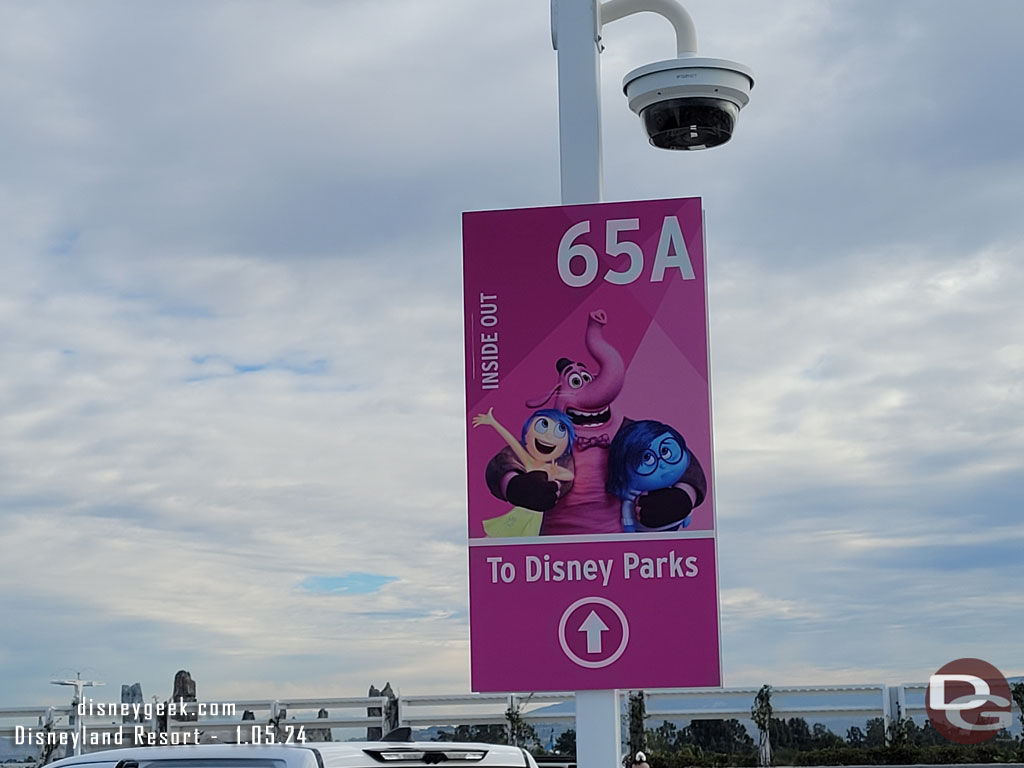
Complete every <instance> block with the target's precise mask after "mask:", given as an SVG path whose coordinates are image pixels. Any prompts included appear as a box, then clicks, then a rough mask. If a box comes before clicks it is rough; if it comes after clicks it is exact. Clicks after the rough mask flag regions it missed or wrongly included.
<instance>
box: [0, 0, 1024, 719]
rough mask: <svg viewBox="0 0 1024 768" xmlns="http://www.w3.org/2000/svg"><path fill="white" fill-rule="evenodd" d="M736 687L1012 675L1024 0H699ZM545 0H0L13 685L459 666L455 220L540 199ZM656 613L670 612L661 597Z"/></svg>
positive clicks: (26, 700) (552, 91) (357, 687)
mask: <svg viewBox="0 0 1024 768" xmlns="http://www.w3.org/2000/svg"><path fill="white" fill-rule="evenodd" d="M687 7H688V8H689V10H690V12H691V14H692V15H693V17H694V20H695V22H696V25H697V32H698V40H699V45H700V51H701V53H703V54H705V55H709V56H719V57H724V58H730V59H735V60H737V61H741V62H743V63H744V64H746V65H748V66H749V67H751V68H752V69H753V70H754V72H755V75H756V78H757V79H756V85H755V87H754V90H753V92H752V98H751V102H750V105H749V106H748V107H747V108H746V109H745V110H744V111H743V113H742V115H741V119H740V122H739V125H738V129H737V132H736V135H735V138H734V140H733V141H732V142H731V143H730V144H728V145H726V146H725V147H722V148H719V149H716V150H714V151H709V152H700V153H686V154H677V153H667V152H662V151H658V150H655V149H653V148H651V147H649V146H648V145H647V143H646V141H645V139H644V137H643V134H642V130H641V128H640V125H639V121H638V120H637V119H636V118H635V116H634V115H633V114H632V113H630V112H629V111H628V109H627V107H626V104H625V100H624V98H623V97H622V95H621V91H620V88H619V84H620V81H621V78H622V76H623V75H624V74H625V72H626V71H628V70H629V69H632V68H633V67H636V66H640V65H642V64H645V63H647V62H649V61H652V60H657V59H662V58H669V57H671V56H672V55H673V54H674V41H673V38H672V34H671V29H670V27H669V26H668V25H667V24H666V23H665V22H664V21H663V20H661V19H658V18H657V17H654V16H650V15H648V14H645V15H644V16H643V17H634V18H631V19H626V20H623V21H619V22H616V23H615V24H613V25H610V26H608V27H607V28H606V29H605V31H604V39H605V44H606V46H607V50H606V51H605V53H604V54H603V56H602V72H603V79H604V80H603V99H604V122H603V125H604V132H605V157H604V160H605V180H606V189H605V194H606V198H607V199H609V200H630V199H649V198H659V197H686V196H695V195H700V196H702V197H703V198H704V206H705V208H706V210H707V234H708V273H709V293H710V323H711V343H712V351H711V356H712V372H713V394H714V425H715V445H716V456H715V473H716V479H717V486H718V498H717V504H718V507H717V508H718V523H719V543H718V547H719V557H720V578H721V605H722V627H723V654H724V661H723V668H724V672H725V682H726V684H728V685H748V684H749V685H758V684H761V683H764V682H770V683H772V684H774V685H777V686H779V685H788V684H813V683H821V684H828V683H855V682H863V683H900V682H907V681H915V680H922V679H925V678H926V677H927V675H928V674H930V673H931V672H933V671H934V670H935V669H937V668H938V667H939V666H941V665H942V664H944V663H946V662H948V661H950V660H952V659H955V658H958V657H961V656H977V657H980V658H983V659H986V660H988V661H990V662H992V663H993V664H995V665H996V666H997V667H1000V668H1001V669H1002V670H1003V672H1004V673H1006V674H1020V673H1021V672H1024V657H1022V656H1021V650H1020V649H1021V647H1022V645H1021V637H1022V635H1024V595H1022V593H1021V590H1020V585H1021V584H1022V583H1024V558H1022V553H1024V519H1022V512H1024V491H1022V488H1024V383H1022V382H1024V301H1021V300H1020V295H1021V293H1022V292H1024V205H1022V201H1024V142H1022V141H1021V137H1022V136H1024V106H1022V105H1021V103H1020V99H1019V94H1020V82H1019V80H1020V72H1021V70H1022V69H1024V53H1022V51H1021V47H1020V34H1019V33H1020V30H1021V29H1024V3H1020V2H1019V0H982V1H981V2H977V3H974V4H970V5H969V6H968V5H966V4H964V3H954V2H952V1H949V2H946V1H945V0H896V1H894V0H862V1H861V2H858V3H838V2H827V1H826V0H777V1H776V2H772V3H764V2H760V1H759V0H727V1H725V2H723V1H722V0H717V1H713V0H690V2H689V3H688V4H687ZM555 66H556V61H555V54H554V52H553V51H552V50H551V44H550V35H549V21H548V3H547V2H544V0H461V1H460V0H429V1H428V0H373V1H372V2H371V1H370V0H363V1H360V0H349V1H341V0H334V1H333V2H327V1H326V0H290V1H289V2H241V1H229V0H223V1H222V0H175V2H131V1H129V0H93V2H90V3H77V2H71V0H65V1H64V2H48V1H47V0H5V1H4V2H3V3H2V4H0V147H2V150H0V323H2V327H3V333H2V334H0V544H2V549H0V615H2V617H3V620H2V624H3V626H4V631H3V632H2V633H0V705H3V706H13V705H30V704H47V703H64V702H66V700H67V698H66V693H67V691H66V690H58V689H56V688H54V687H52V686H50V685H48V684H47V681H48V680H50V679H51V678H52V677H53V676H55V675H68V674H73V673H74V671H76V670H81V671H82V672H83V676H85V677H90V678H93V679H99V680H104V681H106V683H107V685H108V686H112V687H113V688H112V692H116V690H117V688H116V686H118V685H119V684H121V683H124V682H134V681H140V682H141V683H142V685H143V689H144V691H145V693H146V694H147V696H149V695H153V694H159V695H161V696H166V695H168V694H169V693H170V684H171V679H172V677H173V675H174V672H175V671H176V670H178V669H182V668H184V669H188V670H190V671H191V672H192V674H193V676H194V677H195V678H196V680H197V681H198V683H199V693H200V698H205V699H209V700H230V699H231V698H234V697H270V696H281V697H286V696H296V695H306V696H357V695H362V694H364V693H365V690H366V688H367V686H368V685H369V684H371V683H374V684H377V685H382V684H383V683H384V682H385V681H386V680H390V681H391V682H392V683H393V684H394V685H396V686H398V687H399V688H400V689H401V691H402V692H404V693H406V694H416V693H460V692H466V691H468V690H469V667H468V604H467V575H466V569H467V566H466V541H465V536H466V533H465V531H466V510H465V470H464V456H463V452H464V445H465V441H464V429H465V425H464V414H463V408H464V406H463V403H464V395H463V391H462V387H463V378H462V376H463V362H462V310H461V290H462V288H461V216H460V214H461V212H462V211H464V210H480V209H494V208H513V207H525V206H536V205H555V204H558V203H559V197H558V195H559V180H558V151H557V109H556V87H555ZM683 609H684V607H682V606H680V610H683Z"/></svg>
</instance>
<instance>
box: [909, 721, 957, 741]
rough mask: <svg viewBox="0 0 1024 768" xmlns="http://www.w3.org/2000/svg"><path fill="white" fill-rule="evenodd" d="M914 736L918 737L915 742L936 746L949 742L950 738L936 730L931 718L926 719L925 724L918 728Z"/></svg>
mask: <svg viewBox="0 0 1024 768" xmlns="http://www.w3.org/2000/svg"><path fill="white" fill-rule="evenodd" d="M914 738H915V739H916V741H915V742H914V743H915V744H917V745H919V746H922V747H936V746H940V745H946V744H949V740H948V739H946V738H945V737H944V736H943V735H942V734H941V733H939V732H938V731H937V730H935V726H934V725H932V721H931V720H925V721H924V725H923V726H922V727H920V728H918V729H917V733H916V734H915V736H914Z"/></svg>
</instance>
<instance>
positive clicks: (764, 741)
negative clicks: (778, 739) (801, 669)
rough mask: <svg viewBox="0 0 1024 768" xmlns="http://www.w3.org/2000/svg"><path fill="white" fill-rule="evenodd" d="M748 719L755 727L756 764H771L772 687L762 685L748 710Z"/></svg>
mask: <svg viewBox="0 0 1024 768" xmlns="http://www.w3.org/2000/svg"><path fill="white" fill-rule="evenodd" d="M750 717H751V719H752V720H753V721H754V725H755V726H757V734H758V738H757V764H758V765H760V766H768V765H771V764H772V740H771V734H772V730H771V726H772V687H771V686H770V685H762V686H761V690H759V691H758V692H757V696H755V697H754V705H753V706H752V707H751V708H750Z"/></svg>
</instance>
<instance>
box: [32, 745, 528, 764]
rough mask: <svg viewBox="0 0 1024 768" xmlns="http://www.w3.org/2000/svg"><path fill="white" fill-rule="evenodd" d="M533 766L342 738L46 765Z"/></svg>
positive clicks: (449, 748)
mask: <svg viewBox="0 0 1024 768" xmlns="http://www.w3.org/2000/svg"><path fill="white" fill-rule="evenodd" d="M382 765H391V766H395V768H422V767H423V766H445V768H537V763H536V762H535V761H534V759H533V756H532V755H530V753H529V752H527V751H526V750H524V749H520V748H519V747H511V746H506V745H503V744H466V743H454V742H441V741H429V742H412V741H400V742H397V741H392V742H389V741H342V742H322V743H321V742H318V743H307V744H193V745H181V746H173V747H129V748H126V749H110V750H106V751H102V752H90V753H88V754H84V755H78V756H76V757H66V758H64V759H63V760H57V761H56V762H53V763H50V764H49V766H50V767H51V768H379V767H380V766H382Z"/></svg>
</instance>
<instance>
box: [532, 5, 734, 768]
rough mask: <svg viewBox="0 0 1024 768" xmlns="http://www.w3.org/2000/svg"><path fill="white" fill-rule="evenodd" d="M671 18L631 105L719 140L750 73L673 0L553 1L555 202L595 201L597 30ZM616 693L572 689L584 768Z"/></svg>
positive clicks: (670, 128)
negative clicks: (725, 56) (658, 56)
mask: <svg viewBox="0 0 1024 768" xmlns="http://www.w3.org/2000/svg"><path fill="white" fill-rule="evenodd" d="M643 11H648V12H651V13H657V14H659V15H661V16H663V17H665V18H666V19H668V21H669V22H670V23H671V24H672V26H673V28H674V30H675V34H676V54H677V58H676V59H674V60H670V61H664V62H657V63H654V64H649V65H647V66H645V67H641V68H639V69H637V70H634V71H633V72H630V73H629V74H628V75H626V79H625V83H624V90H625V92H626V95H627V97H628V99H629V106H630V108H631V109H632V110H633V111H634V112H636V113H637V114H638V115H639V116H640V117H641V120H642V121H643V123H644V128H645V130H647V132H648V135H649V137H650V140H651V143H652V144H653V145H654V146H657V147H661V148H666V149H704V148H707V147H713V146H717V145H718V144H722V143H725V142H726V141H728V140H729V138H730V137H731V135H732V130H733V127H734V125H735V121H736V118H737V117H738V114H739V111H740V109H741V108H742V107H743V106H745V105H746V103H747V100H748V99H749V92H750V89H751V88H752V87H753V84H754V80H753V76H752V75H751V73H750V70H749V69H747V68H746V67H744V66H743V65H741V64H737V63H735V62H731V61H726V60H722V59H708V58H698V57H697V55H696V54H697V37H696V33H695V30H694V26H693V20H692V19H691V18H690V15H689V14H688V13H687V12H686V10H685V9H684V8H683V7H682V6H681V5H680V4H679V3H677V2H676V0H606V1H605V2H603V3H601V2H599V0H551V41H552V45H553V47H554V48H555V50H556V51H557V54H558V131H559V158H560V170H561V187H562V190H561V191H562V204H563V205H573V204H580V203H597V202H600V201H601V199H602V196H603V178H602V166H601V96H600V84H601V67H600V62H599V55H600V53H601V48H602V46H601V27H602V25H603V24H607V23H610V22H612V21H616V20H618V19H621V18H624V17H626V16H630V15H632V14H634V13H640V12H643ZM620 714H621V713H620V710H619V696H618V691H615V690H588V691H577V692H576V760H577V763H578V764H579V765H580V766H581V768H617V766H618V764H619V753H620V749H621V743H622V739H621V725H620Z"/></svg>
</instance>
